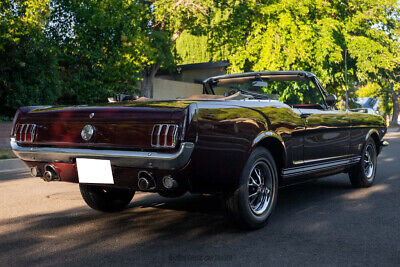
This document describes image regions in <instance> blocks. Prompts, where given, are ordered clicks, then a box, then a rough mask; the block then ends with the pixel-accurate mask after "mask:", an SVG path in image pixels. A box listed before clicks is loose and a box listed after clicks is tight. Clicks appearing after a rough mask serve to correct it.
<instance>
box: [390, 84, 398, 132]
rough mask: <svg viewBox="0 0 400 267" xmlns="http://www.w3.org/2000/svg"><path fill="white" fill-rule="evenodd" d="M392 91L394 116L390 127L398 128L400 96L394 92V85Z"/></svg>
mask: <svg viewBox="0 0 400 267" xmlns="http://www.w3.org/2000/svg"><path fill="white" fill-rule="evenodd" d="M391 89H392V103H393V116H392V121H391V122H390V125H391V126H398V123H397V119H398V117H399V95H398V94H397V92H396V91H395V90H394V86H393V83H392V84H391Z"/></svg>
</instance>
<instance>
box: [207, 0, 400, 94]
mask: <svg viewBox="0 0 400 267" xmlns="http://www.w3.org/2000/svg"><path fill="white" fill-rule="evenodd" d="M210 10H211V14H210V18H211V22H210V25H211V26H210V27H209V31H210V32H209V33H208V35H209V36H212V39H210V42H212V44H211V45H210V49H211V50H212V51H213V55H214V57H213V59H214V60H215V59H216V58H215V55H216V54H217V53H216V52H215V50H218V49H219V48H223V50H228V51H229V52H228V53H226V52H223V53H221V54H220V58H219V59H228V60H229V61H230V63H231V67H230V71H231V72H241V71H249V70H255V71H258V70H288V69H299V70H308V71H312V72H314V73H315V74H316V75H317V76H318V77H320V79H321V81H322V82H323V83H324V85H325V87H326V88H327V90H328V91H329V92H331V93H336V94H339V95H340V96H342V98H343V97H344V95H345V88H346V84H345V75H344V74H345V60H344V59H345V57H347V68H348V77H349V85H350V89H352V90H354V87H355V85H357V84H358V83H359V82H360V81H366V80H371V79H372V77H371V76H370V75H366V73H372V72H373V71H375V70H377V69H381V70H383V71H386V74H389V73H392V71H393V66H394V64H395V62H396V60H389V59H390V58H391V57H392V56H394V57H395V58H396V57H397V56H396V55H395V49H391V50H390V51H389V50H388V49H387V48H385V43H387V39H388V33H387V32H386V31H387V29H388V27H386V28H382V27H381V26H382V25H388V26H391V24H390V23H391V22H392V20H389V19H390V18H391V16H392V15H393V13H394V12H395V11H396V10H398V7H397V2H396V1H395V0H389V1H386V0H385V1H383V0H377V1H369V0H364V1H361V2H360V1H358V0H350V1H345V2H343V1H314V0H285V1H272V2H271V1H268V2H265V1H256V0H250V1H235V0H219V1H214V5H213V7H212V8H211V9H210ZM389 22H390V23H389ZM390 30H391V29H390ZM391 39H392V41H393V42H394V45H393V48H394V47H396V44H397V43H396V42H395V41H394V38H391ZM397 47H398V46H397ZM367 51H368V52H367ZM374 66H375V67H374ZM375 74H376V72H375ZM375 77H376V75H375Z"/></svg>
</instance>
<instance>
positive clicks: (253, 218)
mask: <svg viewBox="0 0 400 267" xmlns="http://www.w3.org/2000/svg"><path fill="white" fill-rule="evenodd" d="M260 160H262V161H264V162H265V163H266V164H267V165H268V167H269V168H270V173H271V178H272V187H273V188H272V194H273V195H272V197H271V200H270V201H271V203H270V205H269V206H268V208H267V209H266V210H265V211H264V212H263V213H262V214H261V215H256V214H254V213H253V211H252V210H251V208H250V206H249V197H248V179H249V175H250V171H251V170H252V167H253V166H254V165H255V163H257V162H259V161H260ZM277 176H278V173H277V168H276V164H275V160H274V158H273V157H272V155H271V153H270V152H269V151H268V150H267V149H265V148H263V147H258V148H256V149H255V150H254V151H253V153H252V154H251V155H250V157H249V159H248V160H247V162H246V165H245V167H244V169H243V172H242V175H241V177H240V185H239V188H238V190H237V191H236V193H237V194H238V196H237V197H238V203H237V205H238V208H239V211H240V213H241V215H242V216H241V217H242V218H243V220H245V224H246V225H250V226H251V227H252V228H258V227H261V226H263V225H264V224H265V223H266V222H267V219H268V218H269V216H270V215H271V213H272V211H273V209H274V208H275V205H276V199H277V196H278V177H277Z"/></svg>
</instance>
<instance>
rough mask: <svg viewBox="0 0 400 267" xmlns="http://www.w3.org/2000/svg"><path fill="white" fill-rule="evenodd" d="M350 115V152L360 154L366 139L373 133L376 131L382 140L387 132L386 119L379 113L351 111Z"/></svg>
mask: <svg viewBox="0 0 400 267" xmlns="http://www.w3.org/2000/svg"><path fill="white" fill-rule="evenodd" d="M348 116H349V119H350V154H356V155H360V153H361V151H362V149H363V147H364V144H365V141H366V139H367V138H368V137H369V135H370V134H371V133H376V134H377V135H378V138H379V140H382V138H383V136H384V135H385V134H386V130H387V129H386V123H385V120H384V119H383V118H382V117H381V116H379V115H372V114H365V113H358V112H349V113H348ZM371 130H372V131H371Z"/></svg>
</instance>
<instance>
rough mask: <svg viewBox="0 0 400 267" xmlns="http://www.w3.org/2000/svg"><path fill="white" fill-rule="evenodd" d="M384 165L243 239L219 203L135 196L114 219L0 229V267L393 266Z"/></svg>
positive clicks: (392, 184) (393, 213)
mask: <svg viewBox="0 0 400 267" xmlns="http://www.w3.org/2000/svg"><path fill="white" fill-rule="evenodd" d="M391 157H393V151H390V150H389V152H388V151H385V152H384V153H383V155H382V157H380V166H379V169H378V180H377V183H376V185H374V186H373V187H371V188H368V189H357V190H356V189H353V188H351V186H350V183H349V181H348V178H347V176H346V175H344V174H341V175H336V176H333V177H329V178H325V179H322V180H318V181H315V182H310V183H306V184H302V185H297V186H292V187H288V188H284V189H282V190H280V192H279V199H278V205H277V208H276V210H275V213H274V215H273V216H272V217H271V219H270V221H269V223H268V225H267V226H266V227H265V228H263V229H260V230H257V231H251V232H244V231H241V230H238V229H237V228H236V226H235V225H234V224H233V223H232V222H231V221H230V220H228V219H227V218H226V217H225V216H224V207H223V202H222V200H221V199H220V198H219V197H216V196H208V195H207V196H203V195H189V194H188V195H185V196H183V197H181V198H178V199H166V198H162V197H160V196H158V195H140V194H139V195H138V196H135V198H134V201H133V202H132V203H131V204H130V206H129V208H128V209H127V210H125V211H123V212H120V213H112V214H104V213H99V212H96V211H92V210H90V209H89V208H87V207H86V206H82V207H79V208H75V209H69V210H65V211H61V212H56V213H45V214H31V215H28V216H22V217H16V218H14V219H11V220H1V221H0V228H1V229H5V231H3V232H1V233H0V264H1V265H3V264H7V265H10V264H16V265H22V264H30V265H31V264H52V265H56V264H61V265H70V264H78V263H79V264H80V265H85V264H90V265H95V264H96V265H97V264H102V265H104V264H111V263H112V264H118V265H129V264H132V263H136V264H145V265H154V264H162V265H165V264H172V263H176V262H178V263H182V264H185V263H186V264H188V263H202V264H204V263H210V262H213V263H215V261H216V260H218V259H219V260H220V261H219V262H218V263H221V264H224V265H228V264H231V263H233V262H234V263H235V264H247V265H248V264H250V263H251V264H263V265H272V264H275V265H277V264H279V265H285V264H290V265H311V264H313V265H315V264H318V265H321V264H324V265H350V264H351V265H373V264H380V265H385V264H389V265H392V264H396V263H397V264H398V263H400V261H399V259H400V249H399V248H398V244H399V242H400V237H399V236H400V235H399V230H400V229H399V223H400V213H399V208H398V205H399V204H400V203H399V202H400V199H399V197H398V192H399V191H400V190H399V189H400V186H399V175H398V172H397V171H395V170H394V169H393V168H392V167H390V166H391V165H390V164H392V163H391V161H387V159H389V158H391ZM385 159H386V161H385ZM49 201H51V199H50V200H49ZM66 201H67V200H66ZM27 205H29V203H27ZM377 251H378V252H379V253H371V252H377ZM199 255H200V256H202V257H196V256H199ZM213 256H214V257H213ZM215 256H219V257H220V258H218V257H217V258H215Z"/></svg>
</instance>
